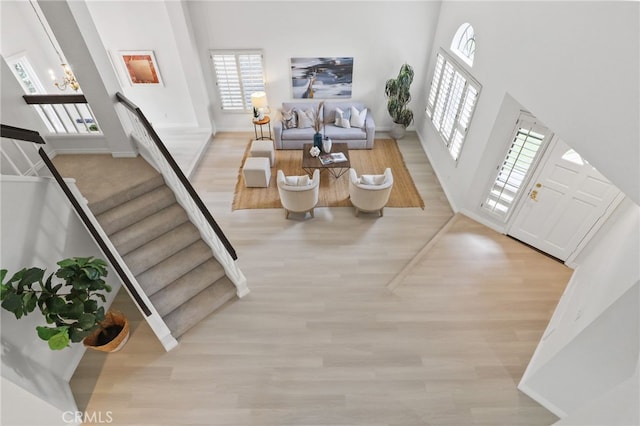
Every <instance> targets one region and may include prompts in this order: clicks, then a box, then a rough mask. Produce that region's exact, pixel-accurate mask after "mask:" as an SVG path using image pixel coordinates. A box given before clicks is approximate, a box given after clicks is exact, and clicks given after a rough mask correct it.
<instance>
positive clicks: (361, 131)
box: [273, 101, 376, 149]
mask: <svg viewBox="0 0 640 426" xmlns="http://www.w3.org/2000/svg"><path fill="white" fill-rule="evenodd" d="M318 105H320V101H312V102H309V101H307V102H283V103H282V110H281V112H282V111H293V110H300V109H302V110H307V109H313V110H315V109H316V108H318ZM352 106H353V107H355V108H356V109H357V110H358V111H362V110H363V109H364V108H365V105H364V104H362V103H360V102H349V101H324V104H323V108H322V122H323V126H322V129H321V130H320V133H322V135H323V137H325V136H326V137H329V138H331V139H332V140H333V142H334V143H340V142H342V143H346V144H347V145H348V146H349V149H371V148H373V141H374V136H375V131H376V127H375V123H374V121H373V116H372V114H371V110H370V109H369V108H367V115H366V118H365V123H364V126H363V127H362V128H358V127H350V128H344V127H338V126H336V125H335V124H334V123H335V120H336V108H340V109H341V110H342V111H347V110H349V111H350V109H351V107H352ZM273 131H274V137H275V145H276V149H302V145H303V144H305V143H313V134H314V133H315V131H314V130H313V127H307V128H303V129H301V128H297V127H296V128H286V126H284V125H283V122H282V120H281V119H280V118H278V119H277V120H274V123H273Z"/></svg>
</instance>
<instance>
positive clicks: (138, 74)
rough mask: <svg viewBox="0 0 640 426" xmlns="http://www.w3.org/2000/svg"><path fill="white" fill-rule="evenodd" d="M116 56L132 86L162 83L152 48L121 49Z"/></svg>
mask: <svg viewBox="0 0 640 426" xmlns="http://www.w3.org/2000/svg"><path fill="white" fill-rule="evenodd" d="M118 57H119V58H120V61H121V63H122V64H123V65H124V68H125V70H126V74H127V77H128V80H129V83H130V84H131V85H132V86H154V85H163V83H162V78H161V77H160V70H159V69H158V62H157V61H156V57H155V55H154V54H153V51H152V50H121V51H119V52H118Z"/></svg>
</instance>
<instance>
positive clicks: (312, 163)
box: [302, 142, 351, 179]
mask: <svg viewBox="0 0 640 426" xmlns="http://www.w3.org/2000/svg"><path fill="white" fill-rule="evenodd" d="M312 146H313V144H311V143H305V144H304V145H303V146H302V169H303V170H304V171H305V172H307V173H308V174H309V176H312V175H313V171H314V170H315V169H319V170H320V173H322V172H324V171H325V170H327V171H328V172H329V173H331V175H332V176H333V177H334V178H336V179H338V178H339V177H340V176H342V175H343V174H345V173H346V172H348V171H349V169H350V168H351V161H350V160H349V146H348V145H347V144H346V143H335V142H334V143H333V145H332V147H331V153H332V154H333V153H336V152H341V153H343V154H344V156H345V157H346V158H347V161H341V162H339V163H330V164H322V163H321V162H320V159H319V158H318V157H312V156H311V154H310V153H309V150H311V147H312Z"/></svg>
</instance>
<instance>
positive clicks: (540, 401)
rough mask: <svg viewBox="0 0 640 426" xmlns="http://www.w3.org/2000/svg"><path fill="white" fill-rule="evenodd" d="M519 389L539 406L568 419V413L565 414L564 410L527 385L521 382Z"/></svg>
mask: <svg viewBox="0 0 640 426" xmlns="http://www.w3.org/2000/svg"><path fill="white" fill-rule="evenodd" d="M518 389H519V390H520V392H522V393H524V394H525V395H527V396H529V397H530V398H531V399H533V400H534V401H536V402H537V403H538V404H540V405H542V406H543V407H544V408H546V409H547V410H549V411H551V412H552V413H553V414H555V415H556V416H558V417H560V418H561V419H564V418H565V417H567V413H565V412H564V410H561V409H560V408H559V407H558V406H556V405H555V404H552V403H551V401H549V400H548V399H546V398H545V397H543V396H542V395H540V394H539V393H538V392H536V391H534V390H533V389H531V388H530V387H529V386H527V385H526V384H524V383H522V382H520V384H518Z"/></svg>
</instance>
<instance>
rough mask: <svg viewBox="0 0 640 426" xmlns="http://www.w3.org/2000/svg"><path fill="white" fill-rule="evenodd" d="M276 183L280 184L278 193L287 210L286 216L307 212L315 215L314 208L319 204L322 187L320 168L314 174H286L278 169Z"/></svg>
mask: <svg viewBox="0 0 640 426" xmlns="http://www.w3.org/2000/svg"><path fill="white" fill-rule="evenodd" d="M276 183H277V185H278V194H279V195H280V202H281V203H282V207H284V209H285V212H286V216H285V217H286V218H287V219H288V218H289V213H291V212H294V213H304V214H305V215H306V213H307V212H309V213H310V214H311V217H314V216H313V209H314V208H315V206H316V204H318V192H319V188H320V170H318V169H316V170H314V172H313V176H312V177H311V178H309V177H308V176H306V175H304V176H285V175H284V172H283V171H282V170H278V172H277V175H276Z"/></svg>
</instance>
